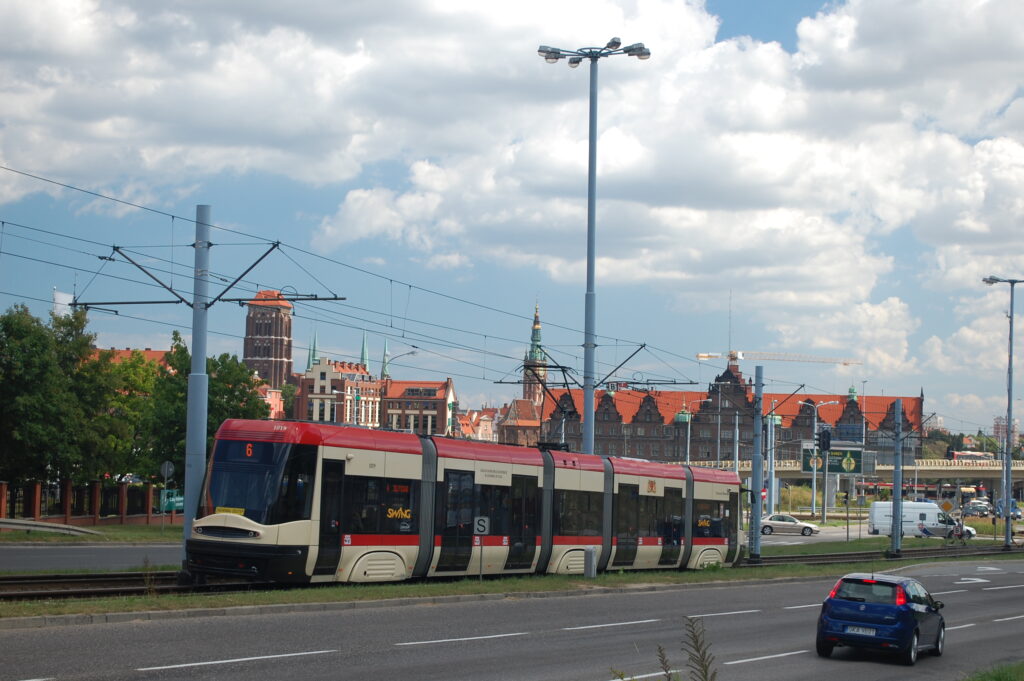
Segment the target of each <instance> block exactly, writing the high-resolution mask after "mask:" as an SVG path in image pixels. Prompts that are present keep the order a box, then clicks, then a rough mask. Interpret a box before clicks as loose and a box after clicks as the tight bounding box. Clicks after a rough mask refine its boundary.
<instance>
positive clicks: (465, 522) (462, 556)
mask: <svg viewBox="0 0 1024 681" xmlns="http://www.w3.org/2000/svg"><path fill="white" fill-rule="evenodd" d="M438 487H439V489H438V494H437V506H436V508H437V514H436V515H435V517H434V533H435V534H437V535H440V537H441V553H440V555H439V556H438V560H437V571H438V572H464V571H466V570H468V569H469V559H470V556H471V555H472V553H473V513H474V510H475V508H476V489H475V487H474V484H473V472H472V471H453V470H446V471H445V472H444V482H441V483H438Z"/></svg>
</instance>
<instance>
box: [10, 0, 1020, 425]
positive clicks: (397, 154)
mask: <svg viewBox="0 0 1024 681" xmlns="http://www.w3.org/2000/svg"><path fill="white" fill-rule="evenodd" d="M1022 19H1024V7H1022V6H1021V5H1020V3H1019V2H1016V1H1015V0H988V1H985V0H965V1H964V2H957V3H944V2H935V1H933V0H906V1H904V2H900V3H895V4H894V3H892V2H890V1H888V0H849V1H847V2H828V3H824V2H806V1H797V0H779V1H778V2H766V1H759V0H749V1H738V0H737V1H730V0H714V1H709V2H707V3H706V4H705V3H704V2H700V1H698V0H694V1H691V2H657V1H647V0H639V1H630V2H626V1H623V2H615V1H611V0H604V1H598V0H594V1H591V2H582V1H580V2H566V3H559V4H558V5H556V6H551V5H550V3H541V2H524V3H515V5H514V6H511V5H510V6H494V5H488V6H486V7H484V6H480V5H479V4H478V3H468V2H465V3H459V2H443V3H442V2H437V3H430V2H417V3H406V2H379V3H373V4H372V5H362V4H352V3H344V4H339V3H335V2H328V1H326V0H324V1H322V2H318V1H312V2H308V3H305V4H304V5H303V7H302V8H301V9H295V8H291V7H285V6H282V5H280V4H279V3H273V2H269V0H266V1H264V0H253V1H252V2H248V3H246V4H245V10H244V12H241V11H240V10H239V5H237V4H236V3H233V2H227V0H213V1H210V2H204V3H201V4H196V3H192V2H184V1H181V2H174V1H172V2H167V3H161V4H159V5H152V6H150V5H139V4H137V3H131V2H127V0H80V1H57V0H39V1H29V0H16V1H15V2H9V3H3V4H2V6H0V76H2V77H0V166H4V167H5V168H7V169H8V170H0V221H2V223H3V224H2V225H0V305H3V307H4V308H6V307H9V306H10V305H13V304H15V303H18V302H24V303H26V304H28V305H29V306H30V307H31V308H32V310H33V311H34V312H35V313H36V314H39V315H44V314H46V311H47V309H48V306H47V303H46V301H47V300H48V299H49V298H50V294H51V291H52V290H53V288H54V287H56V288H58V289H60V290H63V291H72V290H74V291H75V292H76V293H77V294H78V295H79V296H80V299H81V300H83V301H119V300H151V299H159V298H170V295H169V294H166V293H165V292H163V291H161V290H160V289H157V288H153V287H152V285H151V282H149V281H147V280H146V278H145V276H144V275H142V274H141V273H140V272H138V270H135V269H134V268H133V267H132V266H131V265H129V264H127V263H125V262H123V261H121V260H120V259H119V258H115V259H114V260H113V261H110V260H104V259H102V258H105V257H109V256H110V254H111V247H112V246H113V245H118V246H122V247H125V248H127V249H129V250H130V252H131V253H132V254H133V255H132V257H133V258H134V259H137V260H138V261H139V262H143V263H145V264H146V265H147V266H150V267H153V268H156V269H159V270H161V273H160V276H161V277H164V278H165V281H167V282H170V280H171V277H172V274H171V273H172V272H173V279H174V287H175V288H176V289H180V290H181V292H182V293H183V294H185V295H186V297H189V296H190V290H191V282H190V280H189V276H190V269H191V258H192V251H191V248H189V246H188V244H189V243H190V242H191V239H192V224H191V222H190V220H192V219H193V218H194V216H195V206H196V205H197V204H209V205H211V206H212V211H213V220H214V223H215V225H216V227H217V229H215V230H214V242H215V244H216V246H215V247H214V250H213V255H212V258H213V265H212V267H213V270H214V271H215V272H216V273H218V276H220V277H221V278H222V279H225V280H228V281H229V280H230V279H232V278H234V277H235V276H236V275H238V274H240V273H241V272H242V271H243V270H244V269H245V268H246V267H247V266H248V265H249V264H250V263H251V262H252V261H253V260H255V259H256V258H257V257H259V255H260V254H262V253H263V251H265V250H266V249H267V247H268V244H269V243H272V242H275V241H280V242H281V244H282V248H281V249H280V251H278V252H275V253H273V254H271V255H270V256H269V257H268V258H267V259H266V260H265V261H264V262H263V263H262V264H260V265H259V266H258V267H257V268H256V269H255V270H253V272H252V273H250V274H249V275H248V276H247V277H246V278H245V280H244V281H243V282H242V283H241V284H240V286H239V288H238V290H237V294H236V295H237V296H242V295H248V294H251V293H253V292H254V291H255V290H257V289H259V288H286V289H288V290H295V291H297V292H300V293H316V294H320V295H331V294H332V293H333V294H336V295H340V296H345V297H346V298H347V300H346V301H344V302H343V303H330V304H328V303H320V304H303V305H299V306H297V308H296V320H295V348H296V350H295V358H296V360H297V361H298V362H299V363H302V362H304V360H305V356H306V346H307V345H308V342H309V339H310V338H311V337H312V336H313V334H314V333H315V334H316V335H317V336H318V339H319V347H320V349H321V350H323V351H324V352H325V353H326V354H328V355H329V356H331V357H333V358H335V359H342V360H353V359H358V356H359V349H360V346H361V343H362V337H363V334H364V333H365V334H366V335H367V338H368V343H369V346H370V354H371V367H370V368H371V371H373V372H377V371H379V368H380V367H379V361H380V357H381V354H382V352H383V346H384V342H385V339H386V340H387V343H388V345H389V348H390V351H391V354H392V356H394V355H398V354H401V353H404V352H408V351H410V350H412V349H413V348H414V347H415V348H417V354H415V355H410V356H406V357H404V358H402V359H401V360H399V361H398V363H397V364H398V367H397V368H394V369H393V371H392V375H394V376H395V377H397V378H408V379H423V378H435V377H440V378H443V377H445V376H452V377H453V378H454V379H455V381H456V389H457V391H458V393H459V397H460V402H461V404H462V406H463V407H475V406H479V405H481V404H483V403H488V404H501V403H502V402H506V401H508V400H509V399H511V398H512V397H514V396H516V394H517V392H518V390H519V386H517V385H514V384H509V383H506V381H516V380H518V379H519V373H518V367H519V362H520V361H521V358H522V355H523V352H524V351H525V350H526V348H527V346H528V344H529V334H530V322H531V320H532V315H533V309H534V305H535V304H537V305H539V306H540V311H541V319H542V323H543V325H544V331H543V334H544V342H545V345H546V346H547V347H548V348H549V350H550V352H551V353H552V356H553V357H554V358H555V359H556V360H557V361H558V362H560V363H561V364H563V365H566V366H569V367H572V368H573V369H575V370H576V372H577V376H578V375H579V372H580V371H581V370H582V351H581V349H580V346H581V343H582V327H583V294H584V289H585V281H584V273H585V261H584V258H585V225H586V144H587V130H586V122H587V73H586V72H587V69H578V70H571V69H568V68H566V65H565V64H564V63H560V64H556V65H548V64H545V63H544V61H543V60H542V59H540V58H539V57H538V56H537V54H536V48H537V46H538V45H541V44H546V45H555V46H560V47H565V48H576V47H582V46H587V45H600V44H604V42H606V41H607V40H608V38H610V37H612V36H619V37H621V39H622V40H623V42H624V43H625V44H628V43H632V42H636V41H643V42H644V43H645V44H646V45H647V46H648V47H649V48H650V49H651V52H652V57H651V59H650V60H647V61H637V60H635V59H631V58H628V57H624V56H622V57H615V58H611V59H607V60H604V61H602V63H601V70H600V91H599V118H598V120H599V134H600V137H599V144H598V213H597V230H598V240H597V249H598V275H597V332H598V334H599V336H600V339H599V343H600V348H599V351H598V363H599V364H598V366H599V369H598V373H599V374H600V375H601V376H603V375H604V374H605V373H608V372H610V371H612V369H614V368H615V367H616V366H617V365H618V364H619V363H620V362H622V361H624V360H625V359H626V358H627V357H629V355H630V354H631V353H632V352H634V351H635V350H636V349H637V348H638V347H639V346H640V345H641V344H646V345H645V348H644V349H643V350H641V351H640V352H639V353H638V354H637V355H636V356H635V357H633V358H632V359H630V360H629V362H627V363H626V364H625V365H624V366H623V367H622V368H621V369H619V370H618V371H617V372H616V375H615V376H614V378H615V379H617V380H622V381H633V382H636V383H637V384H638V385H643V384H644V383H645V382H646V381H658V382H665V381H678V382H679V385H680V387H683V388H686V387H690V388H699V387H703V386H706V384H707V383H708V382H709V381H711V380H713V379H714V377H715V375H717V374H718V373H719V372H720V371H721V369H722V366H723V363H722V362H720V361H718V362H714V361H713V362H698V361H697V360H696V355H697V353H701V352H725V351H728V350H730V349H733V350H745V351H762V352H775V353H788V354H792V355H816V356H820V357H839V358H852V359H855V360H857V361H858V362H860V364H856V365H853V366H842V365H836V364H829V363H807V362H765V376H766V379H767V381H768V382H769V385H768V389H769V390H771V391H775V392H784V391H786V392H788V391H793V390H796V391H798V392H806V393H827V392H839V393H845V392H846V390H847V389H848V388H849V387H850V386H851V385H852V386H855V387H856V388H857V389H858V390H859V389H861V387H862V386H863V387H865V388H866V390H867V392H868V393H870V394H879V393H882V394H886V395H911V396H916V395H918V394H919V393H920V392H921V391H923V392H924V394H925V409H926V411H927V412H929V413H930V412H935V413H936V414H937V418H941V419H942V420H943V422H944V423H945V424H946V425H947V426H949V427H951V428H953V429H956V430H960V429H963V430H968V431H975V430H978V429H979V428H980V429H982V430H990V429H991V426H992V419H993V417H995V416H998V415H1003V414H1005V411H1006V384H1005V377H1006V334H1007V323H1006V317H1005V312H1006V310H1007V305H1008V298H1009V296H1008V291H1007V290H1006V287H1005V286H1002V287H999V286H997V287H992V288H989V287H986V286H985V285H984V284H982V283H981V279H982V277H984V276H986V275H988V274H996V275H999V276H1004V277H1018V276H1021V274H1022V273H1024V257H1022V250H1021V245H1022V240H1024V239H1022V236H1021V230H1020V225H1021V221H1022V218H1024V207H1022V204H1021V202H1020V199H1019V197H1020V195H1021V190H1022V188H1024V147H1022V144H1021V139H1022V130H1024V106H1022V104H1021V97H1020V95H1021V92H1022V91H1024V89H1022V84H1021V79H1020V68H1019V64H1020V63H1021V58H1022V57H1024V36H1021V35H1020V32H1019V31H1017V30H1016V27H1018V26H1020V25H1021V23H1022ZM14 171H20V172H21V173H28V174H31V175H36V176H39V177H42V178H47V179H49V180H53V181H55V182H59V183H63V184H66V185H71V186H73V187H77V188H81V189H85V190H88V191H89V192H93V193H94V194H87V193H83V192H80V191H75V190H72V189H68V188H64V187H61V186H58V185H57V184H53V183H51V182H46V181H43V180H39V179H33V178H31V177H28V176H27V175H24V174H20V173H19V172H14ZM95 194H99V195H102V196H107V197H114V198H117V199H120V200H122V201H125V202H128V204H133V205H134V206H136V207H133V206H131V205H127V204H125V203H118V202H115V201H110V200H107V199H104V198H100V197H97V196H96V195H95ZM231 297H236V296H235V295H232V296H231ZM117 309H118V311H119V312H120V314H118V315H114V314H112V313H107V312H103V311H94V312H93V313H92V314H91V317H90V319H91V328H92V329H93V330H94V331H96V332H97V333H98V334H99V344H100V345H102V346H105V347H110V346H117V347H126V346H133V347H153V348H160V347H167V345H168V344H169V339H170V334H171V330H172V329H174V328H177V329H180V330H181V331H182V333H183V334H184V335H185V336H186V337H188V336H189V326H190V324H191V315H190V313H189V311H188V309H187V308H185V307H184V306H183V305H141V306H119V307H117ZM210 329H211V331H213V332H214V333H213V335H211V337H210V350H211V351H212V352H229V353H236V354H237V353H240V352H241V340H240V336H241V335H242V333H243V331H244V310H243V309H242V308H240V307H239V306H237V305H232V304H227V303H224V304H218V305H217V306H216V307H215V308H214V309H213V311H212V315H211V318H210ZM1018 337H1024V336H1020V335H1018ZM754 365H755V362H753V361H744V362H743V363H742V364H741V367H742V369H743V370H744V372H745V373H746V374H748V375H750V376H752V375H753V372H754ZM1016 392H1018V394H1021V395H1024V392H1021V391H1019V390H1018V391H1016ZM1021 409H1024V407H1021V406H1019V408H1018V409H1017V411H1021Z"/></svg>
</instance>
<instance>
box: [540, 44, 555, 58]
mask: <svg viewBox="0 0 1024 681" xmlns="http://www.w3.org/2000/svg"><path fill="white" fill-rule="evenodd" d="M551 51H552V50H551V48H550V47H548V46H547V45H541V46H540V47H538V48H537V54H539V55H540V56H542V57H544V58H547V56H548V52H551Z"/></svg>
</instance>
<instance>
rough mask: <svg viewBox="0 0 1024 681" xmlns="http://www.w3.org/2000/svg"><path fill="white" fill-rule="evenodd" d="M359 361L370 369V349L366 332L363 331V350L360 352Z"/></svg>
mask: <svg viewBox="0 0 1024 681" xmlns="http://www.w3.org/2000/svg"><path fill="white" fill-rule="evenodd" d="M359 363H360V364H362V365H363V366H364V367H367V369H369V366H370V351H369V350H367V348H366V332H365V331H363V351H362V352H360V353H359Z"/></svg>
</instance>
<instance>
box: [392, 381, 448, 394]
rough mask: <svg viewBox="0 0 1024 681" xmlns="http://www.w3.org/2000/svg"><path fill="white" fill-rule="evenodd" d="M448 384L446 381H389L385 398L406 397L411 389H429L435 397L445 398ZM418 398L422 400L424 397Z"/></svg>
mask: <svg viewBox="0 0 1024 681" xmlns="http://www.w3.org/2000/svg"><path fill="white" fill-rule="evenodd" d="M447 387H448V384H447V383H446V382H445V381H441V382H440V383H439V382H437V381H389V382H388V383H387V384H386V387H385V391H386V392H385V393H384V397H392V398H393V397H404V396H405V391H406V390H408V389H409V388H420V389H422V388H427V389H432V390H433V391H434V395H433V397H436V398H443V397H444V396H445V389H446V388H447ZM418 397H420V398H422V397H423V396H422V395H419V396H418Z"/></svg>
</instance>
